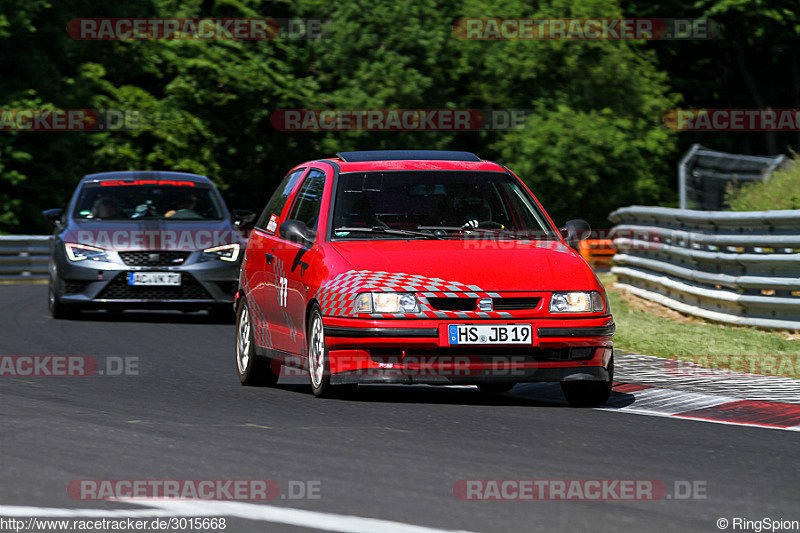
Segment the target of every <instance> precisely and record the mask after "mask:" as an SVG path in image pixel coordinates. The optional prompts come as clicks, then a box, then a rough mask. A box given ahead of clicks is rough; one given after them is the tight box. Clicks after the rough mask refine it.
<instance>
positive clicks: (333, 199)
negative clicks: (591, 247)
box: [318, 160, 562, 242]
mask: <svg viewBox="0 0 800 533" xmlns="http://www.w3.org/2000/svg"><path fill="white" fill-rule="evenodd" d="M318 162H319V163H328V164H329V165H331V166H333V167H334V175H333V187H332V188H331V201H330V203H329V205H328V231H327V235H326V237H325V240H326V241H327V242H348V241H349V239H336V240H334V238H333V213H334V211H335V209H336V205H335V204H336V192H337V188H338V184H339V183H338V181H339V180H338V178H339V175H340V174H342V175H346V174H362V173H364V172H386V173H390V172H489V173H494V174H506V175H508V176H510V177H511V178H512V179H514V180H515V181H519V182H520V183H522V184H523V185H525V184H524V182H522V179H521V178H519V177H517V176H516V175H514V173H513V172H511V170H509V168H508V167H506V166H505V165H502V164H500V163H494V164H495V165H497V166H498V167H500V168H502V169H503V170H502V171H501V170H464V169H461V168H459V169H455V168H437V169H418V170H417V169H415V170H403V169H391V170H349V171H347V172H341V171H340V167H339V165H337V164H336V163H334V162H332V161H324V160H323V161H318ZM490 162H491V161H490ZM522 192H523V193H524V194H525V195H526V196H528V200H530V202H531V203H532V204H533V206H534V207H536V208H537V209H538V208H539V205H540V204H539V202H538V201H537V199H536V198H534V196H533V193H531V192H530V191H529V190H528V187H527V186H525V187H523V188H522ZM541 215H542V217H543V220H544V221H545V222H549V221H550V217H549V215H548V214H547V213H546V212H545V210H544V207H542V208H541ZM550 230H551V231H552V233H553V237H554V239H553V240H556V241H558V240H562V237H561V233H560V232H559V231H558V228H556V227H555V226H553V227H551V228H550Z"/></svg>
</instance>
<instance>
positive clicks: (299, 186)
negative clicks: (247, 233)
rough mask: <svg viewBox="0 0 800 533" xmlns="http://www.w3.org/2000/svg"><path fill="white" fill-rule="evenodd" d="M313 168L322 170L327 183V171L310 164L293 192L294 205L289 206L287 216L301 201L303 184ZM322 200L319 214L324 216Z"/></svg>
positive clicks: (323, 195) (323, 193) (323, 191)
mask: <svg viewBox="0 0 800 533" xmlns="http://www.w3.org/2000/svg"><path fill="white" fill-rule="evenodd" d="M313 170H316V171H317V172H320V173H321V174H322V177H323V178H324V179H325V181H326V183H327V180H328V175H327V174H325V171H324V170H322V169H321V168H316V167H314V166H312V165H309V166H308V172H306V174H305V176H303V179H302V180H301V181H300V183H298V184H297V187H296V188H295V190H294V193H293V194H294V196H293V197H292V205H290V206H289V211H287V212H286V216H287V217H288V216H289V215H291V214H292V210H294V208H295V206H296V205H297V202H298V201H299V197H300V190H301V189H302V188H303V185H304V184H305V182H306V180H307V179H308V177H309V176H310V175H311V172H312V171H313ZM324 199H325V186H324V185H323V186H322V200H324ZM322 200H320V204H319V214H320V216H322ZM286 220H291V219H289V218H287V219H286ZM317 227H319V218H317ZM277 234H278V232H277V231H276V232H275V235H277Z"/></svg>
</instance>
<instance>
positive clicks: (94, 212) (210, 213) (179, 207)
mask: <svg viewBox="0 0 800 533" xmlns="http://www.w3.org/2000/svg"><path fill="white" fill-rule="evenodd" d="M73 216H74V217H75V218H76V219H87V220H93V219H94V220H153V219H163V220H220V219H222V218H223V210H222V209H221V207H220V203H219V201H218V197H217V195H216V194H215V191H214V189H212V188H211V187H208V186H204V185H202V184H196V183H195V184H194V185H193V186H187V185H181V186H175V185H112V186H107V185H102V184H100V183H98V184H88V185H86V186H84V187H83V189H82V190H81V192H80V195H79V196H78V201H77V203H76V204H75V211H74V213H73Z"/></svg>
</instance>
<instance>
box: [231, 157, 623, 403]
mask: <svg viewBox="0 0 800 533" xmlns="http://www.w3.org/2000/svg"><path fill="white" fill-rule="evenodd" d="M588 231H589V226H588V225H587V224H586V222H584V221H582V220H572V221H570V222H567V224H566V226H565V227H564V228H563V229H561V230H558V229H557V228H556V227H555V226H554V224H553V222H552V220H550V218H549V216H548V215H547V214H546V213H545V211H544V209H543V208H542V206H541V205H540V204H539V202H538V201H537V200H536V198H535V197H534V196H533V195H532V194H531V192H530V191H529V190H528V189H527V187H526V186H525V185H524V184H523V183H522V181H521V180H520V179H519V178H518V177H517V176H516V175H514V173H512V172H511V171H510V170H509V169H507V168H506V167H504V166H503V165H500V164H497V163H492V162H489V161H485V160H482V159H480V158H479V157H477V156H476V155H474V154H471V153H468V152H445V151H403V150H391V151H365V152H344V153H339V154H337V157H336V158H331V159H320V160H317V161H310V162H307V163H303V164H301V165H299V166H297V167H295V168H294V169H292V170H291V171H290V172H289V174H288V175H287V176H286V177H285V178H284V179H283V181H282V182H281V184H280V185H279V186H278V189H277V191H275V193H274V195H273V196H272V198H270V200H269V203H268V204H267V206H266V208H265V209H264V211H263V213H262V214H261V216H260V218H259V220H258V222H257V223H256V225H255V228H254V229H253V231H252V233H251V235H250V240H249V243H248V245H247V250H246V253H245V257H244V262H243V264H242V269H241V274H240V280H239V290H238V292H237V293H236V300H235V304H234V305H235V310H236V314H237V320H236V363H237V367H238V372H239V378H240V380H241V382H242V383H243V384H245V385H274V384H275V383H276V382H277V380H278V376H279V375H280V373H281V367H282V366H283V365H286V366H291V367H299V368H305V369H307V370H308V374H309V376H310V381H311V387H312V389H313V392H314V394H315V395H317V396H330V395H334V394H338V393H341V392H342V391H346V390H352V389H353V388H354V387H355V386H356V385H357V384H359V383H407V384H413V383H425V384H470V385H477V386H478V388H479V389H480V390H481V391H483V392H495V393H497V392H506V391H508V390H510V389H511V388H512V387H513V386H514V385H515V384H517V383H522V382H531V381H549V382H560V383H561V387H562V389H563V391H564V395H565V396H566V398H567V400H568V401H569V402H570V403H571V404H573V405H601V404H603V403H605V402H606V400H607V399H608V397H609V394H610V391H611V384H612V380H613V374H614V362H613V349H612V346H613V344H612V336H613V333H614V329H615V326H614V320H613V318H612V316H611V312H610V310H609V307H608V299H607V298H606V294H605V291H604V289H603V286H602V285H601V284H600V282H599V281H598V279H597V277H596V276H595V275H594V273H593V272H592V270H591V268H590V267H589V266H588V265H587V263H586V262H585V261H584V260H583V259H582V258H581V257H580V256H579V255H578V254H577V253H576V252H575V251H574V250H573V249H572V248H571V247H570V246H569V245H568V243H570V242H572V243H574V242H576V241H577V240H579V239H581V238H583V236H585V235H586V234H587V233H588Z"/></svg>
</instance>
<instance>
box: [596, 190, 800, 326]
mask: <svg viewBox="0 0 800 533" xmlns="http://www.w3.org/2000/svg"><path fill="white" fill-rule="evenodd" d="M609 219H610V220H611V222H612V223H614V224H615V226H614V228H613V230H612V232H611V237H612V239H613V242H614V245H615V246H616V247H617V250H618V251H617V254H616V255H615V256H614V266H613V267H612V269H611V272H612V273H613V274H616V276H617V279H618V282H617V283H618V285H620V286H621V287H623V288H625V289H628V290H630V291H631V292H632V293H634V294H636V295H638V296H640V297H643V298H646V299H648V300H652V301H656V302H658V303H661V304H663V305H665V306H667V307H670V308H672V309H675V310H677V311H680V312H683V313H687V314H691V315H695V316H699V317H703V318H706V319H709V320H715V321H720V322H727V323H730V324H739V325H743V326H757V327H763V328H784V329H798V330H800V210H786V211H748V212H728V211H691V210H686V209H671V208H663V207H645V206H631V207H624V208H622V209H618V210H616V211H614V212H613V213H611V215H610V216H609Z"/></svg>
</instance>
